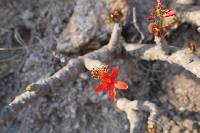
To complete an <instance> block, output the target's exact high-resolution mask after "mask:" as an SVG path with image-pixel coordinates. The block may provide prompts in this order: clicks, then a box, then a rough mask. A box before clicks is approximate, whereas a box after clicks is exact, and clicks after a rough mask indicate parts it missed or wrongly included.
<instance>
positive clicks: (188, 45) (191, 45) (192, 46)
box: [187, 41, 197, 53]
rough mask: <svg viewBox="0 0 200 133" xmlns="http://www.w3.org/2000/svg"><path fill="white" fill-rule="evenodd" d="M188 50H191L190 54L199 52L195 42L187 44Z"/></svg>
mask: <svg viewBox="0 0 200 133" xmlns="http://www.w3.org/2000/svg"><path fill="white" fill-rule="evenodd" d="M187 47H188V49H189V50H190V52H192V53H194V52H196V51H197V43H196V42H195V41H190V42H189V43H188V44H187Z"/></svg>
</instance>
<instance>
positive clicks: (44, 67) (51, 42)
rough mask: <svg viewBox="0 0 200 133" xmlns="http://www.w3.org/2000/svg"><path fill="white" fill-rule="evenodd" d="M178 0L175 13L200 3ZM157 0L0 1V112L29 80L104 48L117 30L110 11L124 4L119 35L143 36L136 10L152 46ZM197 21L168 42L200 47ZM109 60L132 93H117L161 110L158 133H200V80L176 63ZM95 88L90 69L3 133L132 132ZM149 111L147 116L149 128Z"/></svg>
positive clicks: (199, 7) (171, 4) (183, 25)
mask: <svg viewBox="0 0 200 133" xmlns="http://www.w3.org/2000/svg"><path fill="white" fill-rule="evenodd" d="M176 2H177V1H172V0H165V1H164V2H163V3H164V4H165V6H166V7H168V8H175V9H177V13H179V12H178V11H179V10H180V12H181V9H182V8H183V7H187V6H188V9H193V8H191V7H195V9H196V10H195V11H199V12H200V2H199V1H198V0H196V1H195V0H178V2H179V4H176ZM155 4H156V1H155V0H0V18H1V21H0V109H1V108H2V107H4V106H5V105H7V104H8V103H9V102H11V101H12V100H13V99H14V97H15V96H17V95H19V94H20V93H22V92H23V91H24V89H25V87H26V86H27V85H28V84H30V83H32V82H35V81H37V80H39V79H43V78H46V77H49V76H51V75H52V74H54V73H55V72H56V71H58V70H59V69H61V68H62V67H63V66H65V65H66V64H67V62H68V60H69V59H71V58H75V57H78V56H80V55H84V54H86V53H88V52H90V51H93V50H96V49H98V48H100V47H102V46H103V45H106V44H107V43H108V41H109V38H110V34H111V31H112V24H110V23H109V22H108V19H107V18H108V14H109V12H110V11H111V10H112V9H117V8H120V9H122V11H123V13H124V17H125V18H124V23H123V30H122V36H123V38H124V40H125V41H126V42H128V43H137V42H138V41H139V40H140V39H141V36H140V34H139V32H138V31H137V30H136V28H135V27H134V25H133V21H132V20H133V17H132V15H133V14H132V9H133V7H135V8H136V18H137V24H138V26H139V27H140V30H141V31H142V33H143V34H144V40H142V42H143V43H147V44H148V43H154V42H153V37H152V35H151V34H150V33H149V32H148V20H147V16H148V15H149V13H150V12H151V11H152V10H153V9H154V7H155ZM177 5H178V6H177ZM192 11H193V10H191V12H192ZM180 16H181V15H180ZM199 16H200V13H199ZM195 17H196V16H195ZM180 18H181V17H180ZM199 26H200V25H198V23H197V24H196V23H188V22H187V21H181V20H180V22H179V23H178V24H177V26H176V28H174V29H173V30H172V31H171V32H170V33H169V34H168V35H167V36H166V39H167V41H168V43H169V44H170V45H174V46H176V47H179V48H185V46H186V45H187V43H188V42H190V41H195V42H196V43H197V45H198V46H199V44H200V33H199V32H198V30H197V28H198V27H199ZM197 52H198V51H197ZM110 64H111V65H112V66H115V65H118V66H119V67H120V77H119V79H121V80H123V81H126V82H127V83H128V84H129V89H128V90H127V91H123V92H119V94H118V95H119V96H120V97H126V98H128V99H129V100H135V99H138V100H149V101H151V102H153V103H155V104H156V105H158V106H159V107H160V108H161V109H162V110H163V114H162V115H161V116H160V117H159V118H158V121H157V122H158V133H199V132H200V79H198V78H196V77H195V76H194V75H193V74H191V73H190V72H188V71H186V70H184V68H182V67H180V66H178V65H175V64H169V63H167V62H161V61H145V60H142V59H140V58H133V57H129V56H127V55H124V56H122V57H118V58H116V59H115V60H113V61H112V62H110ZM66 82H67V81H66ZM96 86H97V82H96V81H95V80H94V79H92V78H91V77H90V72H88V71H86V72H84V73H81V74H80V75H79V77H78V78H77V79H76V81H74V82H73V83H72V84H69V85H68V86H63V87H62V88H61V89H60V90H59V91H58V92H53V93H52V95H50V96H49V95H48V96H44V97H41V98H39V99H38V100H37V101H36V102H35V103H33V104H31V105H29V106H27V108H25V109H24V110H23V111H21V112H20V113H19V115H18V116H17V118H16V119H15V120H14V121H11V122H8V123H6V124H4V125H0V132H1V133H127V132H129V123H128V120H127V118H126V115H125V113H123V112H119V111H117V110H116V109H115V107H114V105H113V104H112V103H111V102H110V101H109V100H108V98H107V95H106V94H105V93H102V94H96V93H95V92H94V89H95V87H96ZM147 115H148V114H145V113H144V120H143V123H144V124H143V127H142V130H144V131H145V129H146V120H147Z"/></svg>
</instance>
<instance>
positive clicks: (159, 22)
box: [148, 0, 176, 37]
mask: <svg viewBox="0 0 200 133" xmlns="http://www.w3.org/2000/svg"><path fill="white" fill-rule="evenodd" d="M175 15H176V12H175V11H174V10H172V9H162V3H161V0H157V4H156V7H155V10H154V11H152V12H151V13H150V15H149V16H148V20H149V21H150V24H149V28H148V29H149V32H150V33H152V34H153V35H154V36H157V37H161V36H164V35H165V34H166V33H167V32H168V31H169V30H170V28H171V25H168V26H163V20H164V18H166V17H170V16H175Z"/></svg>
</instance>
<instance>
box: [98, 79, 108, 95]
mask: <svg viewBox="0 0 200 133" xmlns="http://www.w3.org/2000/svg"><path fill="white" fill-rule="evenodd" d="M106 88H107V83H104V82H103V83H102V84H100V85H99V86H98V87H97V88H96V89H95V92H96V93H99V92H102V91H104V90H105V89H106Z"/></svg>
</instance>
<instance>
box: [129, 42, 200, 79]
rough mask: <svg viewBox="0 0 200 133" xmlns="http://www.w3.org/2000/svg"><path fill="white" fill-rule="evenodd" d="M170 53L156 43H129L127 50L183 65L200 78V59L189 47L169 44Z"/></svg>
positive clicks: (142, 55) (146, 57)
mask: <svg viewBox="0 0 200 133" xmlns="http://www.w3.org/2000/svg"><path fill="white" fill-rule="evenodd" d="M168 49H169V51H170V53H168V54H166V53H165V51H163V49H161V48H160V47H158V46H157V45H155V44H129V45H126V46H125V50H126V51H127V52H128V53H129V54H130V55H133V56H140V57H142V58H143V59H146V60H161V61H167V62H169V63H174V64H177V65H180V66H182V67H183V68H185V69H186V70H188V71H190V72H191V73H193V74H194V75H196V76H197V77H198V78H200V67H199V66H200V59H199V57H198V56H197V55H195V54H194V53H191V52H189V51H188V49H181V50H179V49H178V48H176V47H173V46H168Z"/></svg>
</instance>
